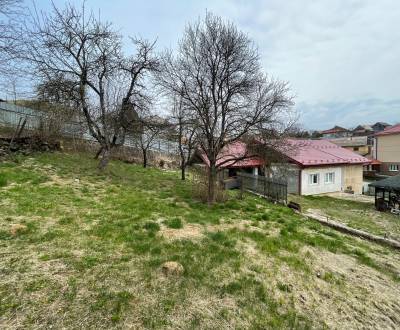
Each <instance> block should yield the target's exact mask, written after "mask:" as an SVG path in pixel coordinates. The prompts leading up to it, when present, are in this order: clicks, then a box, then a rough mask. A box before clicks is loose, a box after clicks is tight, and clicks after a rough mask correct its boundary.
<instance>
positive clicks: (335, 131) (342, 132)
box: [320, 126, 351, 139]
mask: <svg viewBox="0 0 400 330" xmlns="http://www.w3.org/2000/svg"><path fill="white" fill-rule="evenodd" d="M320 133H321V135H322V138H324V139H331V138H339V137H346V136H350V135H351V132H350V131H349V130H348V129H346V128H343V127H340V126H335V127H333V128H331V129H327V130H325V131H321V132H320Z"/></svg>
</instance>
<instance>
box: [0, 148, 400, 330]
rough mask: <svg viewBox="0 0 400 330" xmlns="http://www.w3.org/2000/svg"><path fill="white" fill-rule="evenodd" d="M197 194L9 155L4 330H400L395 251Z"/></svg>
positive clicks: (80, 161)
mask: <svg viewBox="0 0 400 330" xmlns="http://www.w3.org/2000/svg"><path fill="white" fill-rule="evenodd" d="M192 189H193V183H192V182H191V181H190V180H189V181H187V182H182V181H180V180H179V173H178V172H174V171H162V170H158V169H143V168H141V167H139V166H135V165H129V164H124V163H122V162H111V164H110V166H109V168H107V169H106V171H105V172H104V173H99V172H97V170H96V163H95V161H94V160H92V159H91V158H88V157H87V156H85V155H79V154H75V155H67V154H61V153H54V154H41V155H37V156H35V157H32V158H29V157H21V158H16V159H15V160H14V161H8V162H3V163H0V255H1V258H0V328H3V329H4V328H21V329H22V328H24V329H25V328H35V329H37V328H43V329H48V328H51V327H52V328H85V329H105V328H213V329H220V328H293V327H294V328H324V327H327V328H338V329H343V328H346V327H348V328H360V327H367V328H381V329H383V328H389V329H390V328H393V329H394V328H396V327H399V324H400V302H399V296H400V277H399V273H400V256H399V254H398V253H397V252H395V251H394V250H391V249H389V248H386V247H382V246H379V245H375V244H372V243H369V242H366V241H362V240H359V239H356V238H353V237H349V236H345V235H342V234H340V233H337V232H335V231H333V230H331V229H328V228H324V227H322V226H320V225H319V224H316V223H314V222H312V221H310V220H306V219H304V218H303V217H301V216H299V215H297V214H294V213H293V212H292V210H290V209H288V208H285V207H282V206H278V205H273V204H270V203H267V202H266V201H264V200H262V199H259V198H256V197H253V196H250V195H249V196H245V198H244V199H243V200H239V199H237V198H236V196H235V192H232V193H231V196H230V199H229V200H228V201H227V202H225V203H223V204H217V205H215V206H213V207H211V208H209V207H207V206H206V205H204V204H202V203H200V202H198V201H196V200H194V199H193V198H192ZM168 261H174V262H178V263H179V264H181V265H182V266H183V269H184V270H183V272H182V273H180V274H175V275H174V274H173V275H165V274H164V273H163V272H162V265H163V264H164V263H165V262H168Z"/></svg>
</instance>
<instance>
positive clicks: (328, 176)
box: [325, 172, 335, 184]
mask: <svg viewBox="0 0 400 330" xmlns="http://www.w3.org/2000/svg"><path fill="white" fill-rule="evenodd" d="M325 183H326V184H330V183H335V173H334V172H330V173H325Z"/></svg>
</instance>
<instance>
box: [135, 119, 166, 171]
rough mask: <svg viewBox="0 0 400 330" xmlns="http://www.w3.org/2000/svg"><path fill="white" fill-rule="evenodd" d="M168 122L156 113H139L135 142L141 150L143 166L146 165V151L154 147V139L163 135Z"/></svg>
mask: <svg viewBox="0 0 400 330" xmlns="http://www.w3.org/2000/svg"><path fill="white" fill-rule="evenodd" d="M169 125H170V124H169V123H168V122H167V121H166V120H165V119H163V118H160V117H158V116H156V115H152V114H150V112H145V113H144V114H139V124H138V129H137V132H138V134H137V140H136V141H137V144H138V148H139V149H140V150H141V152H142V157H143V167H147V165H148V152H149V150H150V149H151V148H152V147H154V145H155V143H156V139H157V138H158V137H160V136H162V135H163V133H164V132H165V131H166V130H167V129H168V128H169Z"/></svg>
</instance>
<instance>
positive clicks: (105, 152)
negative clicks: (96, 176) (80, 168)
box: [98, 148, 111, 171]
mask: <svg viewBox="0 0 400 330" xmlns="http://www.w3.org/2000/svg"><path fill="white" fill-rule="evenodd" d="M110 155H111V152H110V149H109V148H103V149H102V151H101V159H100V162H99V165H98V169H99V170H100V171H103V170H104V169H105V168H106V166H107V165H108V163H109V161H110Z"/></svg>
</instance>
